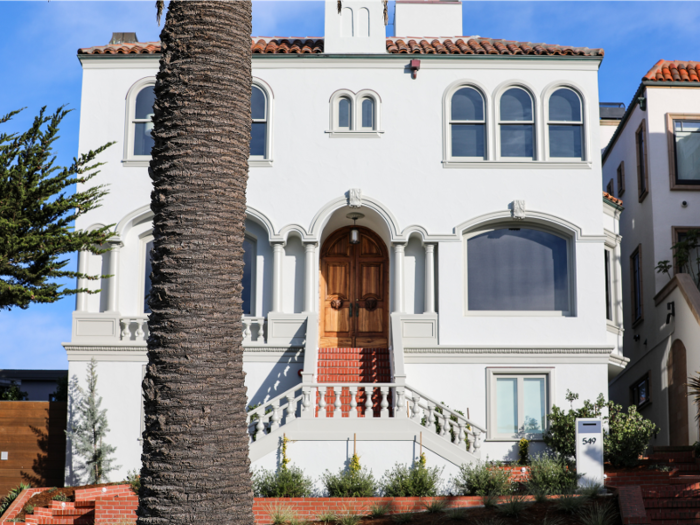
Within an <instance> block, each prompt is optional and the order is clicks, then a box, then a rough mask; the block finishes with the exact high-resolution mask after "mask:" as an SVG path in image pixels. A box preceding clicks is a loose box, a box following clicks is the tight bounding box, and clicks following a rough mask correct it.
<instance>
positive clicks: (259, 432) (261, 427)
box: [255, 411, 265, 440]
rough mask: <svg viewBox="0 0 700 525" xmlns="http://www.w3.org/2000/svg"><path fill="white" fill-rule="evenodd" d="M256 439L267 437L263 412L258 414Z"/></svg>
mask: <svg viewBox="0 0 700 525" xmlns="http://www.w3.org/2000/svg"><path fill="white" fill-rule="evenodd" d="M255 430H256V432H255V439H256V440H258V439H260V438H261V437H263V436H264V435H265V423H263V414H262V411H260V412H258V424H257V425H255Z"/></svg>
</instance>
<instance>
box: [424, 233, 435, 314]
mask: <svg viewBox="0 0 700 525" xmlns="http://www.w3.org/2000/svg"><path fill="white" fill-rule="evenodd" d="M424 304H425V306H424V308H423V313H426V314H434V313H435V245H434V244H426V245H425V303H424Z"/></svg>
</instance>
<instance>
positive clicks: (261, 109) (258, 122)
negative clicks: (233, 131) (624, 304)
mask: <svg viewBox="0 0 700 525" xmlns="http://www.w3.org/2000/svg"><path fill="white" fill-rule="evenodd" d="M250 110H251V111H250V113H251V118H252V122H251V129H250V156H251V157H257V158H263V159H264V158H267V124H268V122H267V97H266V96H265V93H264V92H263V90H262V89H260V88H259V87H258V86H255V85H254V86H253V89H252V92H251V96H250Z"/></svg>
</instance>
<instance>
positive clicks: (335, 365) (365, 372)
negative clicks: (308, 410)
mask: <svg viewBox="0 0 700 525" xmlns="http://www.w3.org/2000/svg"><path fill="white" fill-rule="evenodd" d="M318 382H319V383H358V384H367V383H390V382H391V363H390V362H389V349H388V348H319V350H318ZM322 392H324V390H323V389H319V391H318V392H317V394H316V406H317V412H318V410H319V404H320V403H321V393H322ZM353 397H354V399H355V405H353V403H352V401H353ZM323 401H324V402H325V405H326V408H325V410H326V417H332V412H331V410H332V409H333V407H335V392H334V390H333V389H331V388H326V389H325V395H324V400H323ZM391 402H392V398H391V393H389V394H388V396H387V403H388V405H389V406H391ZM340 403H341V405H340V414H341V417H351V416H350V412H351V411H352V410H357V413H358V415H359V416H360V417H364V416H365V413H366V411H367V410H368V409H369V406H367V395H366V393H365V390H364V389H353V390H352V391H351V389H350V387H345V388H343V389H342V392H341V394H340ZM381 403H382V396H381V389H379V390H377V391H374V392H373V393H372V402H371V408H372V411H373V413H374V414H373V415H374V417H378V412H379V411H381V408H382V407H381Z"/></svg>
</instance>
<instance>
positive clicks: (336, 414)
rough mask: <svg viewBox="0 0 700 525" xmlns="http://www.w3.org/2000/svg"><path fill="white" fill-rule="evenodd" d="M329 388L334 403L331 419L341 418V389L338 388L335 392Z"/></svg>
mask: <svg viewBox="0 0 700 525" xmlns="http://www.w3.org/2000/svg"><path fill="white" fill-rule="evenodd" d="M331 388H332V389H333V395H334V396H335V402H334V403H333V417H343V402H342V401H341V400H340V395H341V394H342V393H343V387H342V386H341V387H338V389H337V390H336V388H335V387H334V386H332V387H331Z"/></svg>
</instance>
